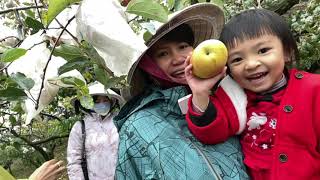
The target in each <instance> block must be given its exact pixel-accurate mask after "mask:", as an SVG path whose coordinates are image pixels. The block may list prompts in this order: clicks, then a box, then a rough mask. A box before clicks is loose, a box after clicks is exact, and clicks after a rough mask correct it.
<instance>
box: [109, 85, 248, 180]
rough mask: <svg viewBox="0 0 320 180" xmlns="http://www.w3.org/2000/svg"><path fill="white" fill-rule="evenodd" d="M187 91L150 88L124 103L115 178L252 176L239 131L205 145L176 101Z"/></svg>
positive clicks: (118, 119) (195, 179) (117, 120)
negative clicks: (233, 135) (225, 138)
mask: <svg viewBox="0 0 320 180" xmlns="http://www.w3.org/2000/svg"><path fill="white" fill-rule="evenodd" d="M187 94H188V93H187V90H186V88H184V87H182V86H181V87H174V88H170V89H166V90H160V89H157V88H151V89H149V90H147V92H146V93H145V94H144V95H142V96H138V97H135V98H134V99H132V100H131V101H129V102H128V103H127V104H126V105H125V106H124V107H123V108H122V110H121V111H120V113H119V114H118V116H116V117H115V118H114V121H115V124H116V126H117V128H118V130H119V137H120V144H119V153H118V163H117V167H116V179H130V180H131V179H139V180H140V179H141V180H142V179H173V180H177V179H190V180H198V179H199V180H206V179H208V180H218V179H249V178H248V175H247V174H246V170H245V166H244V165H243V163H242V160H243V156H242V153H241V147H240V144H239V140H238V139H237V138H236V137H233V138H230V139H229V140H228V141H226V142H224V143H221V144H217V145H204V144H201V143H200V142H199V141H197V140H196V139H195V137H194V136H193V135H192V134H191V133H190V131H189V129H188V127H187V123H186V120H185V115H183V114H182V113H181V111H180V109H179V106H178V103H177V102H178V99H179V98H181V97H183V96H186V95H187Z"/></svg>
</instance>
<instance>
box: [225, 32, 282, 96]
mask: <svg viewBox="0 0 320 180" xmlns="http://www.w3.org/2000/svg"><path fill="white" fill-rule="evenodd" d="M286 59H287V58H286V57H285V55H284V50H283V45H282V43H281V41H280V39H279V38H278V37H277V36H274V35H263V36H260V37H258V38H255V39H249V40H244V41H243V42H237V45H236V46H235V47H234V48H231V49H229V57H228V62H227V64H228V66H229V68H230V72H231V75H232V76H233V78H234V79H235V81H237V82H238V83H239V85H240V86H242V87H243V88H245V89H248V90H251V91H253V92H257V93H259V92H264V91H266V90H268V89H270V88H271V87H272V86H273V85H274V84H275V83H276V82H278V81H279V80H280V79H281V77H282V73H283V70H284V66H285V60H286Z"/></svg>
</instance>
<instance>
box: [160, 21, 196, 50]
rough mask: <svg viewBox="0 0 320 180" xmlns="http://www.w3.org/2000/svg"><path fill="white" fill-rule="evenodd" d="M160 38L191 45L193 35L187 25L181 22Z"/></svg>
mask: <svg viewBox="0 0 320 180" xmlns="http://www.w3.org/2000/svg"><path fill="white" fill-rule="evenodd" d="M161 40H165V41H171V42H186V43H188V44H189V45H190V46H192V45H193V43H194V35H193V32H192V29H191V28H190V26H189V25H187V24H181V25H179V26H178V27H176V28H174V29H173V30H171V31H170V32H168V33H167V34H166V35H164V36H163V37H162V38H161Z"/></svg>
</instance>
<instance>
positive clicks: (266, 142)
mask: <svg viewBox="0 0 320 180" xmlns="http://www.w3.org/2000/svg"><path fill="white" fill-rule="evenodd" d="M276 127H277V119H275V118H271V117H268V116H267V114H266V113H256V112H252V113H251V116H250V117H249V120H248V122H247V129H246V132H245V136H244V140H245V141H246V142H248V143H250V144H251V147H259V148H261V149H263V150H267V149H270V148H272V146H273V142H274V137H275V129H276Z"/></svg>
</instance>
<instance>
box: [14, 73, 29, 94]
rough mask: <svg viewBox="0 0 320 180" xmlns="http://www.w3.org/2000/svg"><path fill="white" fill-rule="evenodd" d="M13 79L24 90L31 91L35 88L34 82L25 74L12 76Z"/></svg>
mask: <svg viewBox="0 0 320 180" xmlns="http://www.w3.org/2000/svg"><path fill="white" fill-rule="evenodd" d="M11 78H12V79H13V80H14V81H15V82H16V83H17V84H18V85H19V86H20V87H21V88H22V89H24V90H28V91H29V90H30V89H31V88H32V87H33V86H34V81H33V80H32V79H31V78H28V77H26V76H25V75H24V74H23V73H20V72H17V73H14V74H11Z"/></svg>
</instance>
